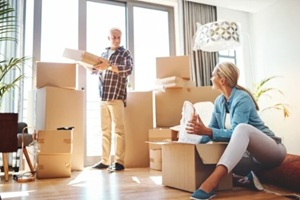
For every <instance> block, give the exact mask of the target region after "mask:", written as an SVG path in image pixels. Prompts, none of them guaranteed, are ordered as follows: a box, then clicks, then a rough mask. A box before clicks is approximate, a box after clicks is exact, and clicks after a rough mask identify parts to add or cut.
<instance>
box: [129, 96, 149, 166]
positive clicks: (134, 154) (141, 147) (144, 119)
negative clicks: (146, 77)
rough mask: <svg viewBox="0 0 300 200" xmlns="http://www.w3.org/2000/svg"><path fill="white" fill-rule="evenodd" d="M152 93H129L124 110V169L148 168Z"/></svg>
mask: <svg viewBox="0 0 300 200" xmlns="http://www.w3.org/2000/svg"><path fill="white" fill-rule="evenodd" d="M153 98H154V95H153V92H152V91H140V92H139V91H130V92H128V95H127V106H126V108H125V111H124V114H125V136H126V156H125V167H126V168H133V167H149V148H148V144H147V143H145V141H147V140H148V130H149V129H151V128H153V117H154V114H153V107H154V106H153Z"/></svg>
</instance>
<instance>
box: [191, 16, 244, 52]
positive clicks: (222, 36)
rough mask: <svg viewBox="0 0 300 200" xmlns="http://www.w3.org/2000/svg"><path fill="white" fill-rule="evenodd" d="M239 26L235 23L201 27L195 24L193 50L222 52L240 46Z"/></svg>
mask: <svg viewBox="0 0 300 200" xmlns="http://www.w3.org/2000/svg"><path fill="white" fill-rule="evenodd" d="M239 32H240V26H239V24H238V23H236V22H230V21H216V22H211V23H207V24H205V25H201V24H199V23H197V31H196V33H195V35H194V45H193V50H199V49H201V50H202V51H209V52H215V51H223V50H230V49H235V48H236V47H238V46H240V33H239Z"/></svg>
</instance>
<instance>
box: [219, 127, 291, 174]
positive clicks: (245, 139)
mask: <svg viewBox="0 0 300 200" xmlns="http://www.w3.org/2000/svg"><path fill="white" fill-rule="evenodd" d="M246 150H247V151H248V152H249V153H250V154H251V155H252V156H253V157H254V159H255V160H256V161H257V162H258V163H260V164H261V165H262V166H263V167H267V168H269V167H275V166H277V165H279V164H280V163H281V162H282V161H283V160H284V158H285V156H286V148H285V146H284V145H283V144H277V143H276V142H275V140H274V139H272V138H271V137H269V136H267V135H266V134H264V133H263V132H261V131H260V130H258V129H257V128H255V127H253V126H251V125H249V124H239V125H237V126H236V128H235V129H234V131H233V133H232V136H231V139H230V141H229V143H228V146H227V147H226V149H225V151H224V153H223V155H222V156H221V158H220V160H219V162H218V164H217V165H224V166H225V167H227V170H228V173H229V172H231V171H232V169H233V168H234V167H235V166H236V165H237V163H238V162H239V161H240V160H241V158H242V157H243V155H244V153H245V152H246Z"/></svg>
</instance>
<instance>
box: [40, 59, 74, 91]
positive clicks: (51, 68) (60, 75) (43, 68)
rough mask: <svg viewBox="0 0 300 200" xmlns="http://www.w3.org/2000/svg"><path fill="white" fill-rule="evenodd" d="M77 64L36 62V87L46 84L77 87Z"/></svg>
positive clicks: (69, 87) (70, 87)
mask: <svg viewBox="0 0 300 200" xmlns="http://www.w3.org/2000/svg"><path fill="white" fill-rule="evenodd" d="M76 84H77V66H76V64H75V63H54V62H36V75H35V87H36V88H42V87H45V86H53V87H61V88H68V89H76V88H77V86H76Z"/></svg>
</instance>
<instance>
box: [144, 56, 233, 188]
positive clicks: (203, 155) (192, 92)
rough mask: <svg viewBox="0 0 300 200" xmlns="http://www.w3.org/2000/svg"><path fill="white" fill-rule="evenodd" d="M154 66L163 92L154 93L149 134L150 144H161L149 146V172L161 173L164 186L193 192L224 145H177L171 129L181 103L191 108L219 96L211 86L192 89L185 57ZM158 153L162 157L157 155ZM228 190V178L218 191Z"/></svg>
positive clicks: (222, 182) (162, 61) (229, 184)
mask: <svg viewBox="0 0 300 200" xmlns="http://www.w3.org/2000/svg"><path fill="white" fill-rule="evenodd" d="M156 63H157V66H156V71H157V80H158V81H156V87H158V85H157V84H158V83H159V84H162V83H163V84H165V85H161V86H162V87H161V88H163V89H164V90H163V91H157V92H155V98H154V99H155V100H154V113H155V122H156V124H155V128H153V129H150V130H149V132H148V134H149V140H150V141H151V140H152V141H158V140H160V142H158V143H156V144H155V143H154V142H151V144H150V145H149V147H150V153H149V154H150V168H152V169H162V183H163V185H165V186H169V187H173V188H177V189H181V190H186V191H190V192H193V191H194V190H195V189H197V188H198V187H199V186H200V184H201V183H202V182H203V181H204V180H205V179H206V178H207V177H208V175H209V174H210V173H211V172H212V170H213V169H214V168H215V165H216V163H217V161H218V160H219V158H220V156H221V155H222V153H223V151H224V149H225V147H226V145H227V144H226V143H213V144H196V145H194V144H186V143H178V142H177V141H174V140H177V139H175V138H174V131H172V130H171V129H170V127H173V126H177V125H179V124H180V119H181V112H182V105H183V103H184V101H190V102H191V103H193V104H195V103H197V102H204V101H210V102H212V103H213V102H214V100H215V98H216V97H217V96H218V95H219V94H220V93H219V92H218V91H216V90H212V89H211V87H210V86H206V87H196V86H195V83H193V82H192V81H191V80H190V79H191V78H190V74H191V73H190V63H189V57H188V56H172V57H163V58H157V62H156ZM178 80H180V81H178ZM170 81H171V82H170ZM156 138H160V139H156ZM164 141H167V142H164ZM153 143H154V144H153ZM153 146H156V147H155V149H156V151H157V153H153V152H151V151H154V150H153V149H154V148H153ZM159 151H161V154H159V153H158V152H159ZM151 156H152V157H151ZM160 158H161V159H160ZM151 162H152V163H151ZM155 162H156V163H155ZM158 162H161V163H158ZM159 165H160V167H158V166H159ZM230 188H232V178H231V174H229V175H228V176H226V177H225V178H224V179H223V180H222V181H221V183H220V184H219V186H218V188H217V189H219V190H225V189H230Z"/></svg>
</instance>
